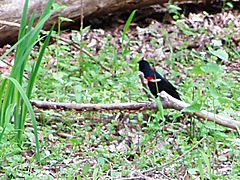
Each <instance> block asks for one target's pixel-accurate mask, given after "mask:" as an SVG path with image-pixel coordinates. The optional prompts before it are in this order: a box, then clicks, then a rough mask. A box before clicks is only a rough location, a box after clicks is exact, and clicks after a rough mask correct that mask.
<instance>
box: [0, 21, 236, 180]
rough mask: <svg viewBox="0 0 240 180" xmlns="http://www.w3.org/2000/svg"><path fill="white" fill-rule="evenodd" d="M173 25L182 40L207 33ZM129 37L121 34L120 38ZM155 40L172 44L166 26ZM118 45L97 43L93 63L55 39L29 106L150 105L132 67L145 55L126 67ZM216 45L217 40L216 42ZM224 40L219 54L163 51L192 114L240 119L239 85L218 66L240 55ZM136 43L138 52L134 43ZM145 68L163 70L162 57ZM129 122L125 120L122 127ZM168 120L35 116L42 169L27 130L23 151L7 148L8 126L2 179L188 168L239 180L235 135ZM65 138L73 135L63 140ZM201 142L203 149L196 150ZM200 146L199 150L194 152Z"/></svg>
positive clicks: (213, 49)
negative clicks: (37, 102) (42, 102)
mask: <svg viewBox="0 0 240 180" xmlns="http://www.w3.org/2000/svg"><path fill="white" fill-rule="evenodd" d="M177 25H178V26H179V29H180V30H181V31H182V32H183V34H185V35H186V37H193V36H196V35H198V34H207V31H206V30H204V28H202V29H200V30H199V31H196V30H195V29H192V28H190V27H187V26H185V25H183V24H181V23H177ZM164 28H166V29H165V30H164ZM232 28H233V27H231V26H229V27H226V29H225V30H224V31H226V32H230V31H231V30H232ZM130 30H131V28H130V29H128V31H125V35H124V36H126V32H128V33H130V32H129V31H130ZM151 30H153V31H154V29H151ZM90 31H91V30H90ZM76 33H77V32H74V33H73V36H75V35H76ZM156 33H160V34H161V33H162V34H161V35H162V36H161V37H164V38H165V40H166V39H169V38H171V34H168V33H167V27H163V29H162V30H161V32H158V30H156V32H154V33H153V34H156ZM86 34H87V33H86ZM123 34H124V33H123ZM114 38H115V37H113V36H112V35H110V34H108V35H105V36H104V37H103V41H102V44H103V45H102V46H101V48H100V50H99V52H98V54H97V55H95V56H94V59H93V58H90V57H89V56H88V55H86V54H84V53H80V54H79V53H73V52H72V47H70V45H68V44H64V43H63V42H61V41H60V40H59V39H58V41H59V42H58V43H57V44H51V45H49V46H48V47H47V50H46V53H45V56H44V58H43V61H42V65H40V66H39V76H38V78H37V79H36V87H35V88H34V89H33V94H32V96H33V98H34V99H49V100H51V101H60V102H78V103H112V102H119V101H121V102H130V101H134V102H140V101H146V100H148V98H147V95H146V94H144V93H143V91H142V87H141V84H140V82H139V79H138V65H137V63H136V62H137V61H138V60H139V59H140V58H139V57H141V54H140V53H139V54H136V56H134V57H133V59H132V61H131V62H127V61H126V60H125V56H124V55H123V54H122V53H121V50H122V45H123V44H121V43H120V44H119V45H116V44H114V43H112V42H113V40H114ZM120 38H122V37H121V36H120ZM154 38H155V39H154ZM212 38H213V39H215V40H219V37H218V35H215V36H214V37H212ZM224 38H225V40H226V42H227V43H225V44H224V45H221V46H220V47H219V46H216V42H215V45H214V44H212V43H209V44H207V45H206V46H205V47H203V48H202V49H201V51H199V50H194V49H187V48H186V47H173V46H172V45H171V44H167V45H166V46H167V48H169V49H170V55H169V56H168V57H167V59H166V60H165V62H164V63H166V64H167V67H168V70H169V74H168V75H167V77H168V79H169V80H170V81H171V82H173V83H175V85H176V86H177V87H178V89H179V91H180V92H181V96H182V98H183V99H184V100H185V101H187V102H189V103H193V106H194V108H196V106H197V108H201V109H206V110H208V111H211V112H217V113H220V114H222V115H224V116H232V117H234V118H236V120H240V118H239V116H238V117H237V116H236V112H237V111H238V108H239V101H240V98H239V94H240V92H239V88H240V87H239V86H240V85H239V82H238V79H237V78H239V77H240V74H239V73H238V72H231V71H229V70H227V65H222V64H221V61H220V60H221V59H225V60H226V53H227V54H228V58H227V61H228V62H231V61H234V60H235V59H239V58H240V56H239V53H238V52H237V50H236V49H237V47H236V45H235V44H234V43H233V42H232V40H231V34H229V35H228V36H226V37H224ZM154 40H155V42H157V38H156V37H153V40H152V42H154ZM134 41H137V42H138V43H139V44H141V42H140V41H139V40H138V39H134ZM167 41H168V40H167ZM185 41H187V40H185ZM168 42H169V43H170V41H168ZM81 43H82V44H81V45H82V46H83V47H84V48H86V50H87V51H89V52H91V53H93V54H94V49H93V48H88V47H87V46H86V45H87V44H89V42H88V40H85V41H84V42H81ZM134 43H136V42H133V41H130V42H129V43H128V45H127V46H128V47H127V48H128V49H130V48H131V47H132V46H133V45H134ZM185 44H188V42H184V45H185ZM154 47H155V48H160V47H161V45H159V44H158V43H154ZM164 48H166V47H164ZM219 49H220V50H219ZM203 52H204V53H206V54H207V55H203ZM34 56H38V53H36V54H35V55H34ZM80 56H81V57H80ZM79 59H81V61H80V60H79ZM149 60H151V62H154V64H156V65H159V64H161V65H162V63H163V62H160V60H159V59H149ZM30 62H31V61H30ZM164 63H163V64H164ZM103 67H107V68H103ZM109 69H110V71H109ZM184 70H185V71H184ZM183 72H184V73H183ZM176 77H179V78H181V79H182V80H181V81H180V83H176V79H177V78H176ZM193 110H196V109H193ZM126 114H128V116H127V117H126V118H125V121H124V115H126ZM145 114H148V115H149V117H148V118H147V117H146V116H145ZM164 114H165V115H167V116H166V117H165V118H166V119H165V120H164V121H162V120H161V119H162V118H161V115H162V112H161V113H159V112H158V113H156V112H151V111H149V112H147V113H146V112H145V113H134V112H128V113H123V112H95V113H93V112H82V113H77V112H67V111H58V112H54V111H52V110H49V111H42V110H41V111H40V112H38V113H37V117H38V120H39V122H40V125H39V135H40V137H41V138H40V144H41V147H42V150H41V157H42V158H41V161H40V163H37V162H36V161H35V160H34V158H33V156H32V154H33V153H34V143H32V142H34V138H33V131H32V129H31V128H27V129H26V132H25V133H24V137H25V139H26V141H25V142H24V144H23V145H22V149H20V148H18V146H17V143H10V142H12V141H13V140H12V139H13V137H14V136H15V132H14V131H13V129H14V126H13V125H12V124H8V126H6V130H5V134H4V136H3V138H2V143H1V145H0V146H1V149H2V150H1V151H0V157H1V158H0V164H1V167H0V172H1V173H3V174H4V175H3V176H2V177H7V178H17V177H20V176H21V175H23V176H24V177H25V178H29V179H33V178H35V179H38V178H39V177H44V178H46V179H47V178H49V179H51V178H52V179H55V178H60V179H73V178H76V179H80V178H81V179H99V178H102V179H107V178H109V177H111V178H114V177H115V178H120V177H129V176H140V175H141V173H143V172H144V171H146V170H149V169H151V168H159V169H158V170H159V171H160V173H157V172H155V171H151V172H150V174H152V175H153V176H154V174H155V175H156V178H159V177H162V178H164V176H162V173H163V174H164V173H166V172H167V176H168V178H170V179H176V178H177V177H178V175H179V174H180V169H186V172H187V174H188V176H190V177H191V178H192V179H197V178H198V179H206V178H208V179H236V178H238V176H240V163H239V158H240V150H239V145H240V141H239V139H238V136H239V133H238V132H235V131H231V130H229V129H227V128H225V127H222V126H219V125H216V124H214V123H213V122H207V121H203V122H201V121H199V120H198V119H196V118H190V117H183V116H182V115H181V113H180V112H178V111H175V110H164ZM126 119H128V120H127V123H126ZM62 133H67V134H70V135H72V136H73V137H72V138H64V137H62V135H61V134H62ZM203 137H205V138H204V140H203V141H202V143H200V144H197V143H198V142H199V141H200V140H201V139H202V138H203ZM196 144H197V146H196V148H193V149H191V148H192V147H194V146H195V145H196ZM12 149H13V150H12ZM189 150H191V151H190V152H188V151H189ZM186 152H188V153H186ZM184 153H186V154H185V155H184V156H183V157H181V155H183V154H184ZM178 157H179V159H177V160H176V158H178ZM168 163H169V165H167V166H164V165H166V164H168ZM220 164H221V166H220ZM224 165H226V167H227V168H230V169H229V171H228V172H226V169H227V168H225V170H224V168H223V166H224ZM162 166H164V167H162ZM221 170H223V172H222V171H221ZM48 172H51V173H52V174H54V175H56V176H53V175H51V174H49V173H48ZM134 172H135V173H136V174H133V173H134ZM140 172H141V173H140ZM224 173H227V175H224ZM146 175H148V174H146ZM165 175H166V174H165Z"/></svg>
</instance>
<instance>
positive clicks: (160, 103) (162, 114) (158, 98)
mask: <svg viewBox="0 0 240 180" xmlns="http://www.w3.org/2000/svg"><path fill="white" fill-rule="evenodd" d="M155 101H156V104H157V107H158V112H159V113H160V114H159V115H160V118H161V119H163V120H164V111H163V105H162V101H161V100H160V97H159V96H158V97H157V98H156V100H155Z"/></svg>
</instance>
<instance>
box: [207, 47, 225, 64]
mask: <svg viewBox="0 0 240 180" xmlns="http://www.w3.org/2000/svg"><path fill="white" fill-rule="evenodd" d="M208 50H209V52H210V53H211V54H212V55H214V56H217V57H218V58H220V59H221V60H224V61H228V58H229V56H228V53H227V52H226V51H225V50H224V49H218V50H216V51H215V50H213V49H212V48H208Z"/></svg>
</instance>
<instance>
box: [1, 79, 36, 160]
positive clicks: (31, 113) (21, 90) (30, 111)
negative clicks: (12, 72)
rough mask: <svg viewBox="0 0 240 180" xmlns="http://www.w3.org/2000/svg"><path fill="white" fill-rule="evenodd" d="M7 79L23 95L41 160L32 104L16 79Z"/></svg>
mask: <svg viewBox="0 0 240 180" xmlns="http://www.w3.org/2000/svg"><path fill="white" fill-rule="evenodd" d="M5 78H6V79H8V80H10V81H11V82H12V83H13V84H14V85H15V87H16V88H17V90H18V92H19V93H20V94H21V97H22V99H23V101H24V103H25V105H26V106H27V109H28V112H29V113H30V115H31V119H32V124H33V129H34V135H35V140H36V148H37V159H38V160H40V144H39V141H38V132H37V120H36V118H35V114H34V111H33V108H32V105H31V103H30V101H29V99H28V97H27V95H26V93H25V92H24V90H23V88H22V87H21V85H20V84H19V82H18V81H17V80H16V79H14V78H12V77H5Z"/></svg>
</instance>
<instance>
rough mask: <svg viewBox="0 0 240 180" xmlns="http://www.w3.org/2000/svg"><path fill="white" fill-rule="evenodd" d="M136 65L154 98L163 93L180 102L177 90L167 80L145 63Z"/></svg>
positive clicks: (142, 61) (140, 62) (141, 62)
mask: <svg viewBox="0 0 240 180" xmlns="http://www.w3.org/2000/svg"><path fill="white" fill-rule="evenodd" d="M138 63H139V71H141V72H143V74H144V78H146V79H147V81H148V87H149V89H150V91H151V93H152V94H153V95H154V96H155V97H157V96H158V93H160V92H161V91H165V92H166V93H168V94H169V95H171V96H172V97H174V98H176V99H179V100H181V98H180V96H179V94H178V92H177V89H176V88H175V87H174V86H173V85H172V84H171V83H170V82H169V81H168V80H167V79H165V78H163V77H162V76H161V75H160V74H159V73H158V72H156V71H155V70H154V69H153V68H152V67H151V66H150V64H149V63H148V62H147V61H145V60H141V61H139V62H138Z"/></svg>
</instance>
